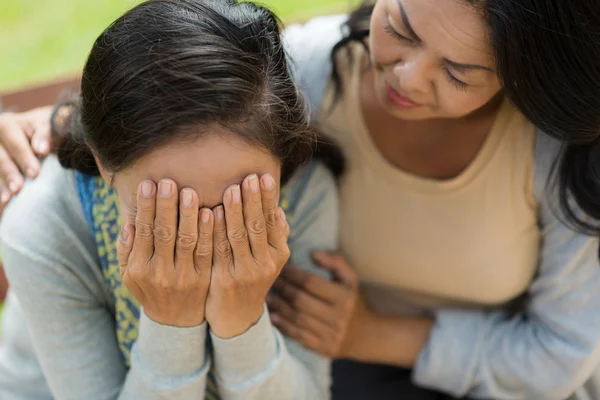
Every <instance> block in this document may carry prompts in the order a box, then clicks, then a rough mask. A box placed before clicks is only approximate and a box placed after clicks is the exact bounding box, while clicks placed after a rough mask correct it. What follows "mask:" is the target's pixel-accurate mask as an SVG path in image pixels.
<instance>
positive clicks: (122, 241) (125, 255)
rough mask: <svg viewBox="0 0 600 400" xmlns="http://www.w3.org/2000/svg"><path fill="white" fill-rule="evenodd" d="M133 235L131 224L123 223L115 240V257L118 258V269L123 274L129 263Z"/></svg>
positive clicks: (133, 230) (133, 229)
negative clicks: (117, 238)
mask: <svg viewBox="0 0 600 400" xmlns="http://www.w3.org/2000/svg"><path fill="white" fill-rule="evenodd" d="M134 236H135V228H134V226H133V225H132V224H129V223H127V224H125V225H123V226H122V227H121V235H120V236H119V240H117V258H118V259H119V270H120V272H121V276H123V275H124V274H125V272H126V270H127V265H128V264H129V255H130V254H131V250H132V248H133V238H134Z"/></svg>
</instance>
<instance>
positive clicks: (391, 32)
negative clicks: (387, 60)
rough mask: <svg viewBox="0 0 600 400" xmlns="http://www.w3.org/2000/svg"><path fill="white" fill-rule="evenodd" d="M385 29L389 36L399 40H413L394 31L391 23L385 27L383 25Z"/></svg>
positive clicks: (410, 41)
mask: <svg viewBox="0 0 600 400" xmlns="http://www.w3.org/2000/svg"><path fill="white" fill-rule="evenodd" d="M385 31H386V32H387V33H388V34H389V35H390V36H391V37H393V38H395V39H398V40H401V41H403V42H409V43H412V42H413V40H412V39H410V38H407V37H406V36H404V35H402V34H400V33H398V32H396V31H395V30H394V28H392V26H391V25H388V26H386V27H385Z"/></svg>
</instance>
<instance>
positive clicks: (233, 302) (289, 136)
mask: <svg viewBox="0 0 600 400" xmlns="http://www.w3.org/2000/svg"><path fill="white" fill-rule="evenodd" d="M65 115H66V117H65ZM306 117H307V113H306V111H305V108H304V104H303V102H302V101H301V100H300V99H299V97H298V94H297V91H296V88H295V86H294V85H293V83H292V81H291V78H290V76H289V74H288V67H287V63H286V59H285V55H284V52H283V48H282V44H281V41H280V37H279V29H278V21H277V19H276V18H275V17H274V15H273V14H272V13H271V12H269V11H268V10H267V9H265V8H263V7H259V6H257V5H254V4H251V3H238V2H236V1H172V0H152V1H148V2H145V3H143V4H141V5H139V6H137V7H135V8H134V9H132V10H131V11H129V12H127V13H126V14H125V15H123V16H122V17H121V18H119V19H118V20H117V21H115V22H114V23H113V24H112V25H111V26H110V27H108V28H107V29H106V30H105V31H104V32H103V33H102V34H101V35H100V37H99V38H98V39H97V40H96V43H95V44H94V46H93V48H92V50H91V52H90V55H89V58H88V60H87V62H86V65H85V69H84V73H83V78H82V85H81V94H80V96H79V98H78V99H77V101H76V102H75V103H74V104H72V105H68V106H66V107H59V108H57V110H56V113H55V115H54V117H53V121H54V125H55V130H56V132H57V133H60V134H61V136H62V140H61V141H60V144H59V145H58V146H59V148H58V161H57V159H56V158H50V159H48V160H47V161H46V163H45V165H44V167H43V169H42V172H41V175H40V178H39V179H37V180H36V181H35V182H32V183H31V185H29V186H28V187H27V188H25V189H24V190H23V192H22V194H21V195H20V196H19V198H18V199H15V201H14V202H13V203H12V204H11V207H10V208H9V209H8V210H7V211H6V213H5V214H4V216H3V220H2V229H1V232H0V236H1V237H2V245H3V261H4V265H5V268H6V271H7V275H8V277H9V279H10V284H11V286H10V294H9V297H8V302H7V304H6V310H5V316H4V321H3V329H4V332H3V339H2V351H0V371H1V372H0V397H1V398H2V399H3V400H10V399H23V398H27V399H48V398H54V399H78V400H80V399H86V400H87V399H89V400H92V399H109V398H110V399H144V400H149V399H166V398H168V399H175V398H177V399H190V400H191V399H194V400H198V399H201V398H207V399H211V400H212V399H218V398H223V399H261V400H262V399H306V400H309V399H310V400H313V399H326V398H329V382H330V374H329V360H328V358H326V357H323V356H320V355H318V354H316V353H314V352H312V351H310V350H308V349H306V348H304V347H302V346H300V345H299V344H298V343H295V342H294V341H292V340H288V339H286V338H284V337H282V336H281V334H280V333H279V332H278V331H277V330H275V329H274V328H273V326H272V325H271V322H270V319H269V315H268V312H267V311H266V307H265V296H266V295H267V292H268V291H269V290H270V288H271V286H272V284H273V281H274V280H275V278H276V277H277V275H278V274H279V272H280V270H281V269H282V267H283V266H284V264H285V263H286V262H287V260H288V258H289V255H290V251H291V252H293V253H294V254H293V257H292V259H293V260H294V262H296V263H298V264H300V265H303V266H305V267H306V268H308V269H313V270H314V271H315V272H317V271H316V267H315V266H314V265H313V263H312V261H311V257H310V252H311V251H312V250H313V249H314V248H323V249H326V250H333V249H335V246H336V237H337V197H336V192H335V185H334V183H333V178H332V175H331V173H330V172H329V171H328V170H327V169H326V168H325V167H324V166H322V165H321V164H318V163H316V162H315V163H309V164H306V165H304V166H302V168H299V167H300V166H301V164H303V163H304V161H306V160H307V159H308V158H309V157H310V155H311V153H312V151H313V148H314V140H315V134H314V132H312V131H311V130H310V129H309V128H308V125H307V118H306ZM59 161H60V163H59ZM280 183H284V184H287V185H286V186H285V189H281V186H280ZM280 199H281V202H280ZM280 205H281V207H284V208H285V209H286V212H287V215H288V218H289V223H288V222H286V216H285V214H284V212H283V210H282V208H281V207H280Z"/></svg>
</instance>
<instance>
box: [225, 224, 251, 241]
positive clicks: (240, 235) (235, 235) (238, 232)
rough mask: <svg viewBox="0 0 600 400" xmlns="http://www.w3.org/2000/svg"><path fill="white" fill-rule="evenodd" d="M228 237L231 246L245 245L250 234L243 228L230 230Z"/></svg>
mask: <svg viewBox="0 0 600 400" xmlns="http://www.w3.org/2000/svg"><path fill="white" fill-rule="evenodd" d="M227 236H228V238H229V241H230V242H231V244H234V245H243V244H245V243H247V242H248V232H247V231H246V229H245V228H243V227H241V226H238V227H235V228H233V229H231V230H228V231H227Z"/></svg>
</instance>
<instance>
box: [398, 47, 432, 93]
mask: <svg viewBox="0 0 600 400" xmlns="http://www.w3.org/2000/svg"><path fill="white" fill-rule="evenodd" d="M428 69H429V67H428V65H427V62H426V60H424V59H423V58H421V57H418V56H417V57H412V58H408V59H403V60H400V61H398V62H397V63H396V65H395V66H394V70H393V73H394V75H395V76H396V78H397V79H398V82H399V83H400V87H401V88H402V90H403V91H405V92H407V93H426V92H427V89H428V87H429V82H430V80H429V78H428Z"/></svg>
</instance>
